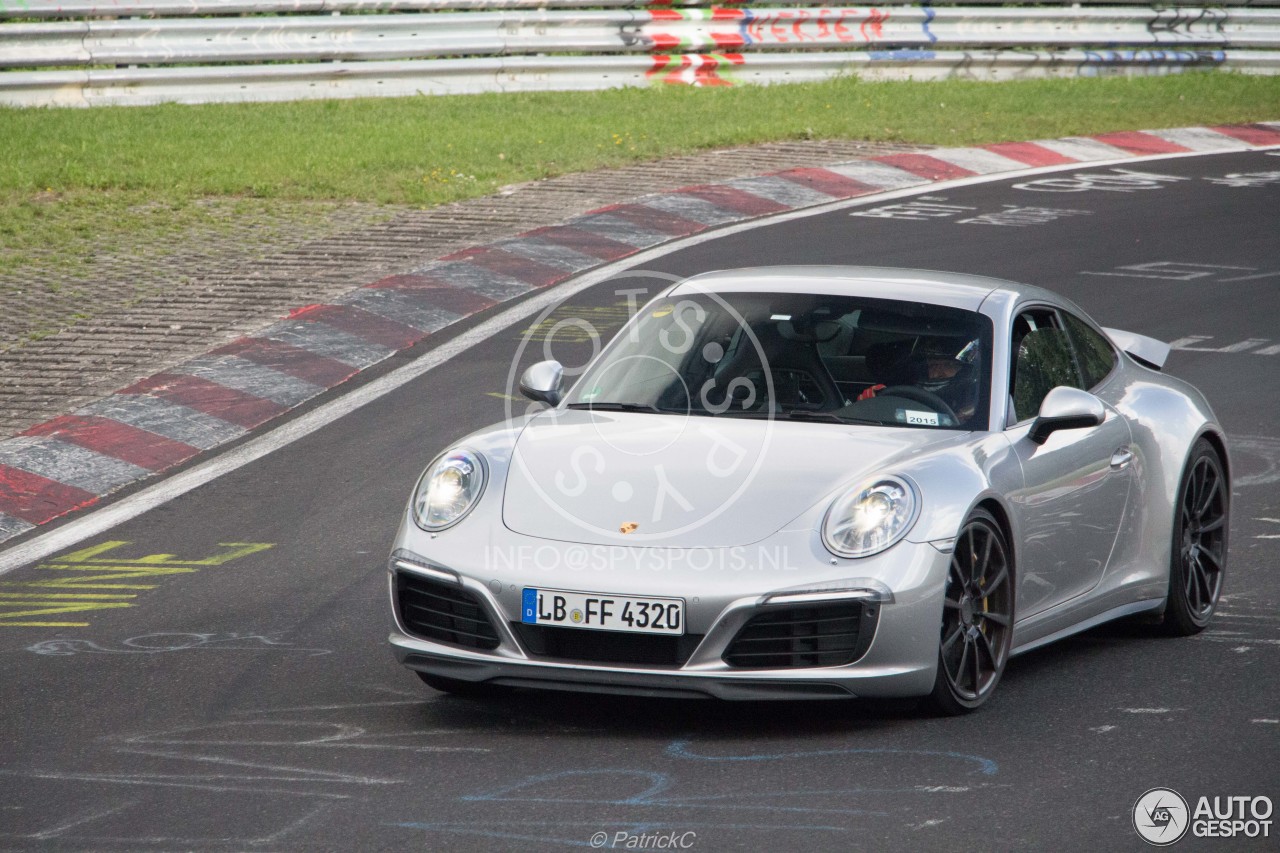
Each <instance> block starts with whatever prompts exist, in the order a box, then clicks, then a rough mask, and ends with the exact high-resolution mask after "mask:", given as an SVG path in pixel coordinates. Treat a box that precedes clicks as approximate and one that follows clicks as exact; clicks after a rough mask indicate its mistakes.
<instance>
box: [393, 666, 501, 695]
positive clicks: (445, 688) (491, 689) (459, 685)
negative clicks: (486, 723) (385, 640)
mask: <svg viewBox="0 0 1280 853" xmlns="http://www.w3.org/2000/svg"><path fill="white" fill-rule="evenodd" d="M414 672H415V674H416V675H417V676H418V678H421V679H422V681H423V682H424V683H425V684H426V685H427V686H428V687H430V688H431V689H432V690H439V691H440V692H441V693H450V694H452V695H454V696H465V697H467V698H469V699H492V698H494V697H496V696H502V695H504V694H506V693H508V692H510V689H511V688H509V687H504V686H502V685H499V684H489V683H488V682H486V681H462V680H461V679H458V678H449V677H447V676H444V675H431V674H430V673H426V672H418V671H417V670H414Z"/></svg>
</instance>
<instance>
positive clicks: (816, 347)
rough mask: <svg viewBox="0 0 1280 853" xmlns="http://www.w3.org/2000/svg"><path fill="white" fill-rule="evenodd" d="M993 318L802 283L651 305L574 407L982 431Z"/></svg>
mask: <svg viewBox="0 0 1280 853" xmlns="http://www.w3.org/2000/svg"><path fill="white" fill-rule="evenodd" d="M990 365H991V322H990V321H989V320H988V319H987V318H986V317H984V316H982V315H981V314H978V313H976V312H973V311H965V310H962V309H958V308H947V307H942V306H938V305H926V304H922V303H919V302H900V301H896V300H889V299H869V298H866V297H855V296H828V295H817V294H804V293H690V294H687V295H679V294H677V295H673V296H672V297H671V298H670V299H669V300H665V301H661V302H655V303H652V304H650V305H648V306H646V307H645V308H644V309H643V311H642V314H641V316H639V317H638V318H637V319H636V321H635V322H634V323H633V324H632V325H629V326H627V327H626V328H624V329H623V330H622V332H621V333H620V334H619V336H618V337H617V338H616V339H615V340H614V341H613V343H611V344H610V346H609V347H608V348H607V349H606V350H605V352H604V354H603V355H602V356H601V357H600V359H598V360H597V361H596V362H595V363H594V364H593V365H592V366H591V367H590V368H589V369H588V371H587V372H586V374H585V375H584V376H583V378H582V380H581V381H579V382H578V383H577V384H576V385H575V386H574V388H573V390H572V391H571V392H570V394H569V396H568V398H567V401H566V404H567V405H568V406H569V407H571V408H596V409H601V410H636V411H656V412H663V413H676V414H686V413H688V414H692V415H701V416H707V417H764V418H767V417H778V418H788V419H796V420H829V421H832V422H848V423H868V424H875V425H883V426H895V427H918V428H925V429H965V430H985V429H986V428H987V413H988V411H989V408H990V406H989V388H990V385H991V383H990Z"/></svg>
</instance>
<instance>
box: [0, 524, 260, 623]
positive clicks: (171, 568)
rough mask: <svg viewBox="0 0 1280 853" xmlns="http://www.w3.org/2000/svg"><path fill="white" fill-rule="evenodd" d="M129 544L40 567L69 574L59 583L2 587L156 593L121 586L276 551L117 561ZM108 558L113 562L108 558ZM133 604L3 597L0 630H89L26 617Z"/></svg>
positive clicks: (231, 546) (102, 597)
mask: <svg viewBox="0 0 1280 853" xmlns="http://www.w3.org/2000/svg"><path fill="white" fill-rule="evenodd" d="M130 544H132V543H130V542H126V541H122V540H112V541H108V542H100V543H99V544H97V545H91V546H90V547H88V548H82V549H80V550H79V551H75V552H73V553H71V554H67V555H66V556H63V557H59V558H57V559H55V560H51V561H50V562H48V563H42V564H41V565H39V566H36V570H37V571H39V572H63V573H71V574H63V575H62V576H61V577H49V576H47V575H44V576H41V577H39V578H38V579H37V580H30V581H10V582H5V583H0V587H5V588H6V590H12V589H15V588H16V589H29V590H55V589H73V590H81V589H119V590H126V589H132V590H145V589H155V588H156V586H157V584H154V583H151V584H142V583H120V581H128V580H137V579H139V578H147V579H150V578H161V577H164V576H166V575H187V574H192V573H194V572H197V571H199V570H200V569H202V568H204V567H206V566H221V565H225V564H226V563H230V562H231V561H232V560H239V559H240V558H242V557H248V556H250V555H252V554H257V553H260V552H262V551H266V550H267V549H269V548H273V547H275V546H274V545H273V544H272V543H270V542H219V543H218V547H219V548H221V549H223V550H222V551H220V552H218V553H215V554H213V555H212V556H209V557H205V558H203V559H200V560H179V559H178V558H177V555H175V554H147V555H145V556H141V557H128V558H123V557H119V556H118V555H119V553H120V552H119V549H121V548H123V547H124V546H126V545H130ZM113 552H114V553H113ZM104 554H105V555H109V556H106V557H104V556H103V555H104ZM135 598H137V594H136V593H90V592H74V593H73V592H65V593H64V592H10V591H0V627H3V626H11V627H24V628H87V627H89V623H88V622H45V621H28V620H26V618H25V617H29V616H45V615H52V614H57V613H79V612H87V611H93V610H114V609H119V608H122V607H134V606H136V605H135V604H134V602H133V601H132V599H135ZM120 599H129V600H120Z"/></svg>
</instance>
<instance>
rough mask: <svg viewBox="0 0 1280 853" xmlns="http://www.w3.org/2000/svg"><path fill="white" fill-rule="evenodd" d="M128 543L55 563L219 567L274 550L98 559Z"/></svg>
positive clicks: (237, 548) (258, 545) (236, 547)
mask: <svg viewBox="0 0 1280 853" xmlns="http://www.w3.org/2000/svg"><path fill="white" fill-rule="evenodd" d="M128 544H130V543H128V542H124V541H114V542H103V543H101V544H99V545H93V546H90V547H88V548H84V549H82V550H80V551H76V552H74V553H71V554H68V555H67V556H65V557H59V558H58V559H57V560H56V561H55V562H56V563H92V564H93V565H112V564H120V563H128V564H132V565H137V564H146V565H170V566H221V565H222V564H224V563H229V562H231V561H232V560H238V559H240V558H241V557H248V556H250V555H251V554H257V553H258V552H259V551H266V550H267V549H268V548H274V547H275V545H273V544H272V543H270V542H219V543H218V547H219V548H230V549H231V550H230V551H228V552H226V553H224V554H214V555H213V556H212V557H205V558H204V559H203V560H179V559H177V555H175V554H148V555H147V556H145V557H129V558H124V559H115V560H103V559H99V558H98V555H99V554H105V553H106V552H108V551H114V550H115V549H116V548H119V547H121V546H124V545H128Z"/></svg>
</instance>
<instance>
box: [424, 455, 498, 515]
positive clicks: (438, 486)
mask: <svg viewBox="0 0 1280 853" xmlns="http://www.w3.org/2000/svg"><path fill="white" fill-rule="evenodd" d="M484 481H485V468H484V458H483V457H482V456H481V455H480V454H479V453H475V452H474V451H471V450H467V449H465V448H458V449H456V450H451V451H449V452H448V453H446V454H444V455H443V456H441V457H440V458H438V459H436V461H435V462H432V463H431V465H430V467H428V468H427V471H426V473H425V474H423V475H422V479H421V480H419V481H418V488H417V489H416V490H415V491H414V493H413V520H414V521H415V522H417V524H418V526H419V527H421V528H422V529H424V530H444V529H445V528H446V527H448V526H450V525H452V524H456V523H457V522H459V521H461V520H462V518H463V516H465V515H466V514H467V513H468V512H470V511H471V508H472V507H474V506H475V505H476V501H478V500H480V494H481V493H482V492H483V491H484Z"/></svg>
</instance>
